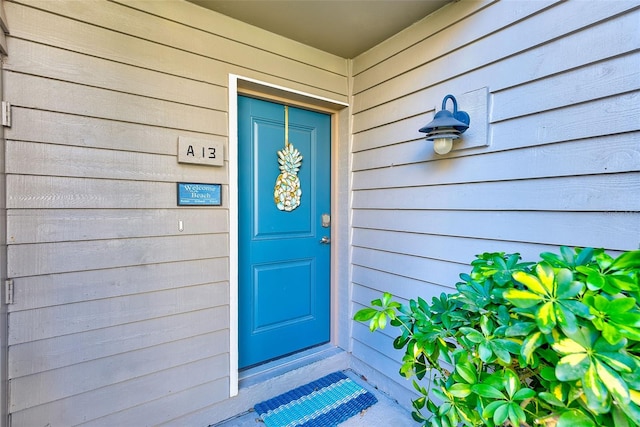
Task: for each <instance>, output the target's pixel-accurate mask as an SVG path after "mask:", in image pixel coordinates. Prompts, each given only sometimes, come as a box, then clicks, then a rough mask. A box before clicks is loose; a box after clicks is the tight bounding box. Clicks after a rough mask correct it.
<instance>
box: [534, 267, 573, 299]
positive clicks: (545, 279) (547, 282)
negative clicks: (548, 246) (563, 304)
mask: <svg viewBox="0 0 640 427" xmlns="http://www.w3.org/2000/svg"><path fill="white" fill-rule="evenodd" d="M561 271H566V269H563V270H561ZM536 275H537V276H538V279H539V281H540V284H541V285H542V286H543V288H544V291H545V294H546V295H548V296H552V295H554V293H555V292H554V289H555V280H556V279H555V273H554V272H553V268H552V267H551V266H550V265H549V264H547V263H546V262H541V263H540V264H538V265H536Z"/></svg>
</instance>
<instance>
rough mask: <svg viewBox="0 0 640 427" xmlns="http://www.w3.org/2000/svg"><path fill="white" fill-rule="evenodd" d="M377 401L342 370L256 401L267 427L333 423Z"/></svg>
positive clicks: (317, 426)
mask: <svg viewBox="0 0 640 427" xmlns="http://www.w3.org/2000/svg"><path fill="white" fill-rule="evenodd" d="M377 401H378V399H376V397H375V396H374V395H373V394H372V393H370V392H368V391H367V390H365V389H364V388H362V387H361V386H360V385H358V384H356V383H355V382H354V381H352V380H351V379H350V378H349V377H347V376H346V375H345V374H343V373H342V372H334V373H333V374H329V375H327V376H326V377H323V378H320V379H319V380H316V381H313V382H312V383H309V384H306V385H303V386H301V387H298V388H296V389H293V390H291V391H289V392H287V393H284V394H281V395H280V396H276V397H274V398H273V399H269V400H266V401H264V402H262V403H258V404H257V405H255V407H254V409H255V411H256V412H257V413H258V414H259V415H260V418H261V419H262V421H264V423H265V425H266V426H267V427H294V426H296V427H297V426H304V427H333V426H337V425H338V424H339V423H341V422H343V421H345V420H347V419H348V418H350V417H352V416H354V415H355V414H357V413H359V412H360V411H363V410H365V409H367V408H368V407H369V406H371V405H373V404H375V403H376V402H377Z"/></svg>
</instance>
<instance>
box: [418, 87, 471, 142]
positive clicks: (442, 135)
mask: <svg viewBox="0 0 640 427" xmlns="http://www.w3.org/2000/svg"><path fill="white" fill-rule="evenodd" d="M448 99H450V100H451V101H452V102H453V112H451V111H449V110H447V100H448ZM470 121H471V119H470V118H469V115H468V114H467V113H466V112H464V111H458V102H457V101H456V98H455V96H453V95H447V96H445V97H444V99H443V100H442V110H441V111H438V112H437V113H436V115H435V116H434V117H433V120H432V121H431V122H429V124H427V125H426V126H424V127H423V128H421V129H420V132H423V133H426V134H427V136H426V139H427V141H433V150H434V151H435V152H436V153H438V154H447V153H448V152H449V151H451V147H452V146H453V140H454V139H458V138H460V135H461V134H463V133H464V131H466V130H467V129H468V128H469V122H470Z"/></svg>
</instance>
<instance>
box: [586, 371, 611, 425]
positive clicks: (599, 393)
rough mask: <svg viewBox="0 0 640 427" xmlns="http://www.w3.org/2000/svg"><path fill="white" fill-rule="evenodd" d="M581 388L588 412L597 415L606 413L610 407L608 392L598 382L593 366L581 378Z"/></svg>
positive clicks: (600, 382) (598, 378)
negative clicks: (585, 398) (590, 411)
mask: <svg viewBox="0 0 640 427" xmlns="http://www.w3.org/2000/svg"><path fill="white" fill-rule="evenodd" d="M582 387H583V389H584V394H585V396H586V397H587V406H588V407H589V409H590V410H592V411H593V412H595V413H597V414H604V413H606V412H607V411H608V410H609V408H610V406H611V399H610V398H609V392H608V391H607V388H606V387H605V385H604V384H603V383H602V381H600V377H599V376H598V374H597V372H596V368H595V366H593V365H590V366H589V369H587V371H586V372H585V374H584V376H583V378H582Z"/></svg>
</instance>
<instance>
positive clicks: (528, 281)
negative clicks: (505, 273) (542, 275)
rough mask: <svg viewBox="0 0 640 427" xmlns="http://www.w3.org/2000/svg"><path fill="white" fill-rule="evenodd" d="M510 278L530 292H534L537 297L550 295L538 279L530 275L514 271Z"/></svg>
mask: <svg viewBox="0 0 640 427" xmlns="http://www.w3.org/2000/svg"><path fill="white" fill-rule="evenodd" d="M512 277H513V278H514V279H515V280H516V281H517V282H519V283H522V284H523V285H524V286H526V287H527V288H528V289H529V290H530V291H531V292H534V293H536V294H538V295H546V296H551V294H550V293H548V292H547V289H546V287H545V286H544V285H543V284H542V283H541V282H540V280H538V278H537V277H536V276H534V275H532V274H528V273H525V272H524V271H516V272H515V273H513V275H512Z"/></svg>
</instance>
